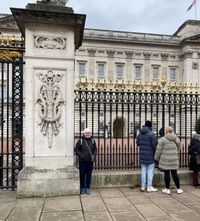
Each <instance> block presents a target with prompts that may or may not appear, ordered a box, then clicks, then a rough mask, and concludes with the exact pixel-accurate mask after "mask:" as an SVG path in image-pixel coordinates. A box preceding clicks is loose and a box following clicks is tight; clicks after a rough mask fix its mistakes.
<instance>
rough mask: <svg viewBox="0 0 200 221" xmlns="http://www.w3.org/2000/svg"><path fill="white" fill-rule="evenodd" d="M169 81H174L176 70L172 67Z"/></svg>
mask: <svg viewBox="0 0 200 221" xmlns="http://www.w3.org/2000/svg"><path fill="white" fill-rule="evenodd" d="M169 79H170V81H175V80H176V68H174V67H171V68H170V72H169Z"/></svg>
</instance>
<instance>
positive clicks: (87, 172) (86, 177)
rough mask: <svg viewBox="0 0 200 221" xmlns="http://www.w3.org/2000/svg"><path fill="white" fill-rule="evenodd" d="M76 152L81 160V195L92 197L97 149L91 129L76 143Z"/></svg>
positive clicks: (86, 130) (85, 131) (87, 129)
mask: <svg viewBox="0 0 200 221" xmlns="http://www.w3.org/2000/svg"><path fill="white" fill-rule="evenodd" d="M74 152H75V153H76V155H77V156H78V158H79V170H80V193H81V194H88V195H90V193H91V192H90V183H91V176H92V170H93V162H94V159H95V156H96V154H97V147H96V142H95V140H94V139H93V138H92V136H91V130H90V129H89V128H86V129H85V130H84V131H83V136H82V138H81V139H79V140H78V142H77V143H76V146H75V148H74Z"/></svg>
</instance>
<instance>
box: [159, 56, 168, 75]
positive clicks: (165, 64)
mask: <svg viewBox="0 0 200 221" xmlns="http://www.w3.org/2000/svg"><path fill="white" fill-rule="evenodd" d="M168 57H169V54H164V53H163V54H161V58H162V73H161V75H163V74H166V75H167V76H168ZM168 78H169V77H168Z"/></svg>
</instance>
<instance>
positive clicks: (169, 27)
mask: <svg viewBox="0 0 200 221" xmlns="http://www.w3.org/2000/svg"><path fill="white" fill-rule="evenodd" d="M35 2H36V0H0V13H10V10H9V7H16V8H24V7H25V5H26V4H27V3H35ZM192 2H193V0H69V2H68V6H70V7H72V8H73V9H74V11H75V13H80V14H86V15H87V17H86V28H97V29H111V30H120V31H131V32H146V33H158V34H173V33H174V32H175V31H176V30H177V29H178V27H179V26H180V25H181V24H182V23H183V22H185V21H186V20H188V19H195V7H193V8H192V9H191V10H190V11H189V12H187V8H188V7H189V6H190V5H191V3H192ZM199 18H200V0H197V19H199Z"/></svg>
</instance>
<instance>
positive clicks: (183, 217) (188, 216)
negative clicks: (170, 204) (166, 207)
mask: <svg viewBox="0 0 200 221" xmlns="http://www.w3.org/2000/svg"><path fill="white" fill-rule="evenodd" d="M170 216H171V217H172V218H173V219H174V220H177V221H199V220H200V215H199V214H197V213H195V212H190V213H187V212H186V213H175V214H170Z"/></svg>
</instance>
